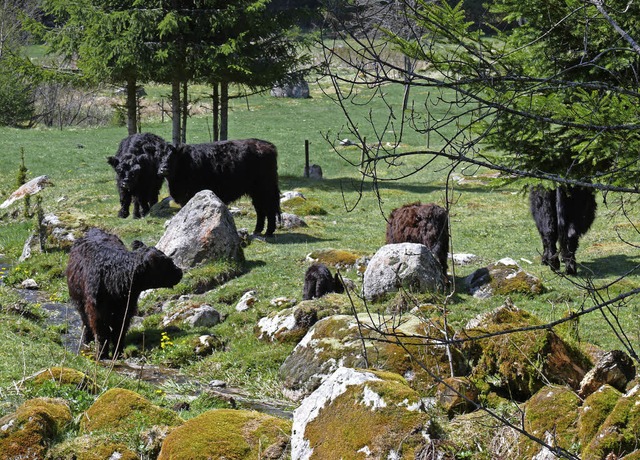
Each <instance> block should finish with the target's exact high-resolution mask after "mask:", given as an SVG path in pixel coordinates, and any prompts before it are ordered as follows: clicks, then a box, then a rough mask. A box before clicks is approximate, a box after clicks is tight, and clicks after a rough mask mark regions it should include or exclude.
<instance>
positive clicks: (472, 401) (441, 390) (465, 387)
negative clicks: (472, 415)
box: [436, 377, 478, 417]
mask: <svg viewBox="0 0 640 460" xmlns="http://www.w3.org/2000/svg"><path fill="white" fill-rule="evenodd" d="M436 398H437V400H438V403H439V404H440V406H442V408H443V409H444V410H445V411H446V412H447V414H448V415H449V416H450V417H452V416H454V415H456V414H462V413H465V412H470V411H473V410H475V409H476V403H477V402H478V389H477V388H476V386H475V385H474V383H473V382H472V381H471V380H469V379H468V378H466V377H448V378H446V379H444V380H443V381H442V382H441V383H440V384H438V387H437V389H436Z"/></svg>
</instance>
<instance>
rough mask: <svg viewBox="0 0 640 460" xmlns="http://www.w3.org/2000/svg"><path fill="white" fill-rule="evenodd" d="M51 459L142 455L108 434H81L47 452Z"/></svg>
mask: <svg viewBox="0 0 640 460" xmlns="http://www.w3.org/2000/svg"><path fill="white" fill-rule="evenodd" d="M47 459H50V460H68V459H74V460H105V459H118V460H139V459H140V456H139V455H138V454H136V453H135V452H133V451H132V450H131V449H129V447H127V446H126V445H124V444H123V443H121V442H117V441H113V440H110V439H109V438H108V437H106V436H90V435H85V436H79V437H77V438H73V439H69V440H67V441H65V442H62V443H60V444H57V445H55V446H54V447H53V448H51V449H50V450H49V452H47Z"/></svg>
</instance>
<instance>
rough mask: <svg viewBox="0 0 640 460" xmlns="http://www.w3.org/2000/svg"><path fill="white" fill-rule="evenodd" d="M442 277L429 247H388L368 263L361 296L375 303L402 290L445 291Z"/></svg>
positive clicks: (397, 245)
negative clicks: (389, 294) (378, 299)
mask: <svg viewBox="0 0 640 460" xmlns="http://www.w3.org/2000/svg"><path fill="white" fill-rule="evenodd" d="M445 275H446V274H444V273H443V272H442V268H441V267H440V264H439V262H438V261H437V260H436V259H435V257H434V256H433V254H432V253H431V251H430V250H429V248H428V247H426V246H425V245H423V244H417V243H400V244H387V245H385V246H383V247H381V248H380V249H379V250H378V251H377V252H376V253H375V255H374V256H373V257H372V258H371V260H370V261H369V264H368V265H367V269H366V270H365V272H364V280H363V295H364V297H365V298H366V299H367V300H375V299H377V298H379V297H381V296H383V295H384V294H387V293H391V292H397V291H398V290H399V289H400V288H401V287H402V288H405V289H408V290H409V291H412V292H437V291H444V287H445Z"/></svg>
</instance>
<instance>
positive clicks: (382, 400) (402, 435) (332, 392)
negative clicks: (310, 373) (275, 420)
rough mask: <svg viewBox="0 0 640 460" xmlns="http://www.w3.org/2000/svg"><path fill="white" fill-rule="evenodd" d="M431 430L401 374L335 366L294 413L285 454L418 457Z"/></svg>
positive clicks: (300, 459) (303, 457) (301, 457)
mask: <svg viewBox="0 0 640 460" xmlns="http://www.w3.org/2000/svg"><path fill="white" fill-rule="evenodd" d="M432 428H433V425H432V423H431V418H430V415H429V414H427V413H426V412H425V411H424V406H423V404H422V400H421V398H420V395H419V394H418V393H416V392H415V391H414V390H412V389H411V388H410V387H409V386H408V385H407V383H406V381H405V380H404V379H403V378H402V377H401V376H399V375H397V374H392V373H387V372H379V371H369V370H355V369H350V368H346V367H341V368H339V369H338V370H336V372H334V373H333V374H332V375H331V376H330V377H329V378H327V379H326V380H325V381H324V383H323V384H322V385H321V386H320V387H319V388H318V389H316V391H314V392H313V394H311V395H310V396H309V397H307V398H306V399H305V400H304V401H303V402H302V403H301V404H300V406H299V407H298V408H297V409H296V410H295V411H294V414H293V434H292V436H291V450H292V455H291V456H292V458H294V459H296V460H308V459H329V458H336V459H337V458H362V459H365V458H379V459H385V458H398V459H399V458H407V459H409V458H411V459H413V458H422V457H420V455H419V454H420V452H422V451H423V449H424V448H425V446H426V445H427V444H429V440H430V437H431V436H432V435H433V431H434V430H432ZM433 454H434V455H433V458H441V457H439V456H437V455H435V454H436V452H433ZM430 458H431V457H430Z"/></svg>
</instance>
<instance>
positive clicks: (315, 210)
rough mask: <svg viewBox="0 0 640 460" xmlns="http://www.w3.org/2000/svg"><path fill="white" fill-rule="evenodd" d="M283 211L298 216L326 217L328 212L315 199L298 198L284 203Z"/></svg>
mask: <svg viewBox="0 0 640 460" xmlns="http://www.w3.org/2000/svg"><path fill="white" fill-rule="evenodd" d="M282 208H283V210H285V211H287V212H290V213H293V214H296V215H298V216H324V215H326V214H327V211H326V210H325V209H324V208H323V207H322V206H321V205H320V202H319V201H318V200H316V199H315V198H305V197H302V196H296V197H293V198H291V199H289V200H286V201H284V202H283V203H282Z"/></svg>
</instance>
